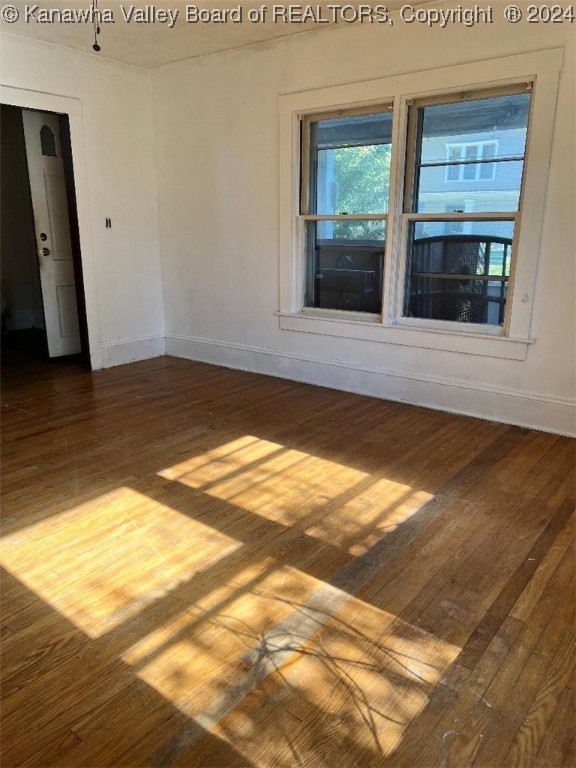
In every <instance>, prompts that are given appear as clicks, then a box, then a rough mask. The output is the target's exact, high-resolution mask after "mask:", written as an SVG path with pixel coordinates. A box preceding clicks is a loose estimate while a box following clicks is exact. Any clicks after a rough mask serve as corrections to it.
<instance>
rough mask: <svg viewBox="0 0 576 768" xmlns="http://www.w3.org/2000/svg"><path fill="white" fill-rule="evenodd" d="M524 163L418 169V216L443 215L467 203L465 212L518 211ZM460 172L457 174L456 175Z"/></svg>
mask: <svg viewBox="0 0 576 768" xmlns="http://www.w3.org/2000/svg"><path fill="white" fill-rule="evenodd" d="M523 165H524V164H523V162H522V161H518V160H510V161H507V162H503V163H482V164H480V163H472V164H471V165H432V166H427V167H426V166H424V167H423V168H421V169H420V188H419V190H418V207H417V211H416V212H417V213H423V212H424V211H426V213H442V212H443V211H445V210H446V206H447V205H452V206H456V207H457V203H458V201H460V200H461V201H464V200H466V201H467V202H466V204H465V205H464V203H463V204H462V206H461V208H462V210H463V211H464V210H466V211H470V212H471V211H477V212H483V211H493V212H497V211H510V212H515V211H517V210H518V204H519V201H520V186H521V184H522V168H523ZM458 172H459V173H458Z"/></svg>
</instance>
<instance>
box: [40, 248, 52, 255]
mask: <svg viewBox="0 0 576 768" xmlns="http://www.w3.org/2000/svg"><path fill="white" fill-rule="evenodd" d="M40 255H41V256H50V248H41V249H40Z"/></svg>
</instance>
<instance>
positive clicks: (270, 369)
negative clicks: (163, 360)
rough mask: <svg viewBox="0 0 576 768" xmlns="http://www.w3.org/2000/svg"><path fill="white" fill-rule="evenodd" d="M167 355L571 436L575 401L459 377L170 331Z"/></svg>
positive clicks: (574, 427)
mask: <svg viewBox="0 0 576 768" xmlns="http://www.w3.org/2000/svg"><path fill="white" fill-rule="evenodd" d="M166 354H167V355H172V356H174V357H182V358H186V359H188V360H198V361H201V362H205V363H214V364H215V365H222V366H224V367H227V368H235V369H238V370H243V371H252V372H254V373H263V374H267V375H269V376H277V377H279V378H284V379H292V380H294V381H301V382H305V383H307V384H316V385H319V386H323V387H330V388H332V389H341V390H344V391H346V392H355V393H357V394H361V395H370V396H372V397H378V398H381V399H384V400H395V401H398V402H401V403H408V404H410V405H421V406H424V407H427V408H434V409H436V410H440V411H448V412H450V413H460V414H463V415H466V416H475V417H477V418H481V419H488V420H490V421H497V422H501V423H504V424H514V425H517V426H520V427H526V428H529V429H538V430H541V431H543V432H552V433H555V434H560V435H568V436H571V437H574V436H576V400H574V399H572V398H569V397H561V396H557V395H548V394H541V393H535V392H525V391H518V390H514V389H507V388H504V387H495V386H491V385H487V384H476V383H470V382H468V381H463V380H460V379H451V378H444V377H439V376H430V375H427V374H419V373H412V372H405V371H396V370H390V369H386V368H382V367H379V366H368V365H366V366H364V365H358V364H354V363H350V362H348V361H346V360H336V359H331V358H327V359H315V358H312V357H308V356H305V355H300V354H295V353H293V352H285V351H283V350H278V349H270V348H264V347H254V346H249V345H245V344H232V343H228V342H222V341H215V340H211V339H201V338H195V337H192V336H185V335H183V334H174V333H169V334H167V337H166Z"/></svg>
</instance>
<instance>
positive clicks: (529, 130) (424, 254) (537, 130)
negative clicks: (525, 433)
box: [278, 50, 562, 360]
mask: <svg viewBox="0 0 576 768" xmlns="http://www.w3.org/2000/svg"><path fill="white" fill-rule="evenodd" d="M561 65H562V51H561V50H549V51H541V52H538V53H530V54H521V55H518V56H509V57H506V58H505V59H493V60H489V61H485V62H482V64H481V65H479V64H478V63H471V64H462V65H458V66H454V67H447V68H445V69H437V70H429V71H424V72H414V73H410V74H406V75H400V76H395V77H391V78H383V79H375V80H370V81H365V82H363V83H353V84H349V85H342V86H332V87H329V88H324V89H319V90H315V91H314V90H312V91H303V92H301V93H291V94H286V95H284V96H281V97H280V113H281V120H280V153H281V154H280V179H281V185H280V309H279V313H278V314H279V317H280V327H281V328H282V329H286V330H293V331H300V332H302V331H305V332H310V333H319V334H327V335H332V336H341V337H345V338H357V339H366V340H370V341H378V340H381V341H384V342H386V343H391V344H401V345H408V346H420V347H426V348H429V349H430V348H432V349H441V350H447V351H458V352H467V353H472V354H481V355H488V356H495V357H504V358H506V357H508V358H512V359H517V360H520V359H524V358H525V356H526V354H527V349H528V345H529V344H531V343H532V342H533V338H532V336H531V323H532V316H533V306H534V294H535V287H536V275H537V263H538V256H539V242H540V232H541V227H542V221H543V216H544V206H545V199H546V181H547V175H548V168H549V163H550V157H551V148H552V135H553V130H554V119H555V117H554V116H555V107H556V95H557V89H558V75H559V72H560V71H561Z"/></svg>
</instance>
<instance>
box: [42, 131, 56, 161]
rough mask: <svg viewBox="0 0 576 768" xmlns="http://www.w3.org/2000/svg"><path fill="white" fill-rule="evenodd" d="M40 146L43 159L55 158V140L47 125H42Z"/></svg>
mask: <svg viewBox="0 0 576 768" xmlns="http://www.w3.org/2000/svg"><path fill="white" fill-rule="evenodd" d="M40 146H41V148H42V154H43V155H44V156H45V157H56V138H55V136H54V131H53V130H52V128H50V126H49V125H43V126H42V128H41V129H40Z"/></svg>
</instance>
